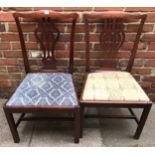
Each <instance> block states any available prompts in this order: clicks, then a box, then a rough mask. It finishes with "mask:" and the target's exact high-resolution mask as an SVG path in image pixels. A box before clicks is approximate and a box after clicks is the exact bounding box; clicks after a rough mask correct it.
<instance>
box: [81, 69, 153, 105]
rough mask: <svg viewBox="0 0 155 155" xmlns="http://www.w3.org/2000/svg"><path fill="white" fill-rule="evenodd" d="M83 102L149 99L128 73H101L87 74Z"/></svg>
mask: <svg viewBox="0 0 155 155" xmlns="http://www.w3.org/2000/svg"><path fill="white" fill-rule="evenodd" d="M82 100H83V101H85V100H86V101H87V100H88V101H133V102H134V101H136V102H137V101H144V102H149V101H150V99H149V98H148V96H147V95H146V94H145V92H144V91H143V89H142V88H141V87H140V85H139V84H138V82H137V81H136V80H135V79H134V78H133V76H132V75H131V74H130V73H128V72H121V71H103V72H96V73H90V74H88V77H87V80H86V84H85V88H84V92H83V95H82Z"/></svg>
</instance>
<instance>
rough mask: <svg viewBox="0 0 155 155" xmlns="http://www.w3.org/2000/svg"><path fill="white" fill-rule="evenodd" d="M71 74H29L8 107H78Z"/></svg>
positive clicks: (8, 103)
mask: <svg viewBox="0 0 155 155" xmlns="http://www.w3.org/2000/svg"><path fill="white" fill-rule="evenodd" d="M77 105H78V101H77V97H76V94H75V90H74V85H73V80H72V75H71V74H66V73H29V74H27V75H26V77H25V78H24V80H23V81H22V82H21V84H20V85H19V87H18V88H17V90H16V91H15V93H14V94H13V96H12V97H11V98H10V100H9V101H8V102H7V106H77Z"/></svg>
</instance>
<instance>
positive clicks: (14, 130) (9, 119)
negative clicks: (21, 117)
mask: <svg viewBox="0 0 155 155" xmlns="http://www.w3.org/2000/svg"><path fill="white" fill-rule="evenodd" d="M4 112H5V116H6V118H7V122H8V124H9V127H10V130H11V134H12V137H13V140H14V142H15V143H19V141H20V138H19V135H18V131H17V127H16V124H15V120H14V118H13V114H12V113H11V112H10V111H8V110H7V109H6V108H4Z"/></svg>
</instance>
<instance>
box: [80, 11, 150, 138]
mask: <svg viewBox="0 0 155 155" xmlns="http://www.w3.org/2000/svg"><path fill="white" fill-rule="evenodd" d="M145 19H146V15H144V14H143V15H140V14H132V13H125V12H113V11H110V12H103V13H96V14H95V13H92V14H84V21H85V32H86V72H87V73H88V74H87V77H86V81H85V84H84V88H83V92H82V95H81V98H80V106H81V137H82V131H83V126H82V124H83V119H84V118H96V117H97V118H112V119H114V118H115V119H116V118H119V119H134V120H135V121H136V123H137V125H138V127H137V130H136V132H135V135H134V138H135V139H138V138H139V137H140V135H141V132H142V130H143V127H144V124H145V122H146V119H147V117H148V114H149V111H150V109H151V105H152V102H151V100H150V99H149V98H148V96H147V95H146V94H145V92H144V91H143V89H142V88H141V87H140V85H139V84H138V82H136V80H135V79H134V77H133V76H132V74H131V70H132V67H133V64H134V59H135V56H136V51H137V48H138V43H139V40H140V36H141V32H142V29H143V25H144V22H145ZM128 22H136V24H137V32H136V33H132V34H131V35H130V37H132V39H133V40H134V43H133V46H132V47H130V52H129V53H126V54H125V56H126V59H127V60H126V59H125V60H123V61H121V60H120V59H119V57H120V54H121V53H125V51H124V50H123V46H124V42H125V41H127V40H128V37H129V31H127V29H126V27H125V25H126V23H128ZM94 23H95V24H96V25H95V26H96V28H97V29H96V31H95V34H96V36H97V35H98V38H95V40H94V39H93V38H92V37H91V35H93V33H94V29H93V26H94ZM91 41H94V42H95V43H94V44H93V47H94V48H92V44H91ZM97 41H99V44H97V43H96V42H97ZM126 52H127V51H126ZM97 54H98V56H97ZM96 58H97V60H96V62H94V61H95V59H96ZM122 62H123V63H122ZM121 63H122V64H121ZM125 64H126V65H125ZM97 65H98V68H97ZM85 107H87V108H90V107H95V108H101V107H112V108H128V110H129V112H130V114H131V115H123V116H122V115H101V114H87V115H86V114H85V115H84V109H85ZM133 108H142V109H143V112H142V114H141V117H140V119H138V118H137V117H136V114H135V113H134V111H133Z"/></svg>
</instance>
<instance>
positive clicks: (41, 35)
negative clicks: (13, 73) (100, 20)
mask: <svg viewBox="0 0 155 155" xmlns="http://www.w3.org/2000/svg"><path fill="white" fill-rule="evenodd" d="M13 16H14V19H15V22H16V25H17V29H18V33H19V38H20V43H21V48H22V54H23V59H24V66H25V71H26V73H29V72H31V69H30V63H29V59H28V51H27V47H26V43H25V38H24V32H23V29H22V22H23V21H24V20H33V21H35V22H36V23H37V26H35V30H34V32H33V33H34V36H35V39H36V41H37V43H38V44H39V47H40V50H41V51H42V64H43V69H51V70H56V66H57V60H56V57H55V51H56V45H57V43H58V40H60V35H61V34H62V33H61V32H60V31H59V28H58V26H57V25H56V24H57V23H58V22H63V21H67V20H69V21H70V22H71V33H70V36H69V39H68V40H69V44H70V47H69V64H68V68H67V72H69V73H73V65H74V63H73V58H74V38H75V37H74V36H75V26H76V20H77V17H78V15H77V14H76V13H59V12H55V11H49V10H41V11H36V12H24V13H14V14H13Z"/></svg>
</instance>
